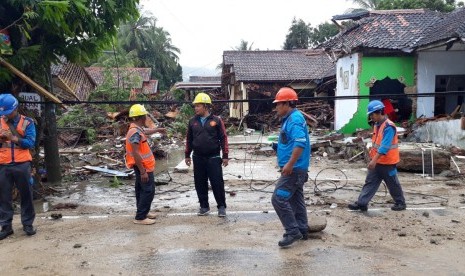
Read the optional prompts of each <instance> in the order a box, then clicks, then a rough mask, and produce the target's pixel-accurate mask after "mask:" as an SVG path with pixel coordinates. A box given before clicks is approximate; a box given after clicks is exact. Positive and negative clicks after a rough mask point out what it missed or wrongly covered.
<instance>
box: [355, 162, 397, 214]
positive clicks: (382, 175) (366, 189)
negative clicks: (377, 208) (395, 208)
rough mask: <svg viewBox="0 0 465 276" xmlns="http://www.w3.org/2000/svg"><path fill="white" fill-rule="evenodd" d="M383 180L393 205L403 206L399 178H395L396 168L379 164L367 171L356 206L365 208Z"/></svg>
mask: <svg viewBox="0 0 465 276" xmlns="http://www.w3.org/2000/svg"><path fill="white" fill-rule="evenodd" d="M383 180H384V182H385V183H386V186H387V188H388V191H389V194H391V196H392V198H393V199H394V201H395V203H398V204H405V198H404V193H403V191H402V187H401V186H400V182H399V178H398V177H397V166H396V165H381V164H376V167H375V169H374V170H368V174H367V177H366V179H365V185H363V188H362V191H361V192H360V195H359V197H358V200H357V204H358V205H360V206H367V205H368V203H369V202H370V200H371V199H372V198H373V196H374V195H375V194H376V192H377V191H378V188H379V185H380V184H381V181H383Z"/></svg>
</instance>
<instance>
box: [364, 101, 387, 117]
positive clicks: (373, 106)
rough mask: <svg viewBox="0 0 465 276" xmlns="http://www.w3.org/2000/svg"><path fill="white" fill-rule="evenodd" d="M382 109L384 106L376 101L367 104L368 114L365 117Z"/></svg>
mask: <svg viewBox="0 0 465 276" xmlns="http://www.w3.org/2000/svg"><path fill="white" fill-rule="evenodd" d="M383 108H384V104H383V103H382V102H380V101H378V100H374V101H371V102H370V103H369V104H368V112H367V115H370V114H371V113H373V112H375V111H378V110H381V109H383Z"/></svg>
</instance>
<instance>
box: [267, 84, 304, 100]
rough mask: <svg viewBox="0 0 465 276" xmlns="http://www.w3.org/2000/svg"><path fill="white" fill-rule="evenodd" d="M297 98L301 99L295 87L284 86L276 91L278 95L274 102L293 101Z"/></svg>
mask: <svg viewBox="0 0 465 276" xmlns="http://www.w3.org/2000/svg"><path fill="white" fill-rule="evenodd" d="M297 100H299V98H298V97H297V93H295V91H294V89H292V88H289V87H283V88H281V89H279V91H278V93H276V97H275V99H274V101H273V103H278V102H292V101H297Z"/></svg>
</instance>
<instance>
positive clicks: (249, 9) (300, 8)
mask: <svg viewBox="0 0 465 276" xmlns="http://www.w3.org/2000/svg"><path fill="white" fill-rule="evenodd" d="M141 4H142V5H143V7H144V10H147V11H150V12H151V13H152V14H153V15H154V16H155V17H156V18H157V19H158V23H157V24H158V26H159V27H163V28H164V29H165V30H166V31H168V32H169V33H170V34H171V39H172V43H173V45H174V46H176V47H178V48H179V49H180V50H181V54H180V59H179V62H180V64H181V66H183V68H184V71H186V70H185V69H186V67H203V68H209V69H215V68H216V66H217V65H218V64H220V63H221V62H222V55H223V51H225V50H232V48H234V47H237V46H238V45H239V44H240V41H241V39H243V40H245V41H247V42H249V45H250V43H253V46H252V48H253V49H257V48H258V49H260V50H280V49H282V46H283V44H284V40H285V38H286V34H287V33H288V31H289V27H290V26H291V24H292V19H293V18H294V17H296V18H297V19H302V20H304V21H305V22H306V23H311V25H312V26H317V25H318V24H319V23H323V22H325V21H330V20H331V17H332V16H333V15H337V14H341V13H343V12H344V11H346V10H347V9H349V8H351V7H354V6H355V5H354V4H353V3H352V1H346V0H196V1H193V0H142V1H141ZM190 70H192V72H184V73H185V74H187V75H201V74H202V72H199V70H198V69H197V70H193V69H190ZM196 71H197V72H196Z"/></svg>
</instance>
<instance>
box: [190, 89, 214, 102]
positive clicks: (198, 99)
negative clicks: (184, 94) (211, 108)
mask: <svg viewBox="0 0 465 276" xmlns="http://www.w3.org/2000/svg"><path fill="white" fill-rule="evenodd" d="M197 103H203V104H211V103H212V99H211V98H210V96H208V95H207V94H206V93H203V92H200V93H199V94H197V96H195V99H194V102H193V104H197Z"/></svg>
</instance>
